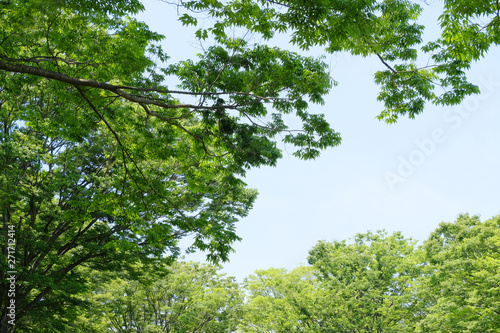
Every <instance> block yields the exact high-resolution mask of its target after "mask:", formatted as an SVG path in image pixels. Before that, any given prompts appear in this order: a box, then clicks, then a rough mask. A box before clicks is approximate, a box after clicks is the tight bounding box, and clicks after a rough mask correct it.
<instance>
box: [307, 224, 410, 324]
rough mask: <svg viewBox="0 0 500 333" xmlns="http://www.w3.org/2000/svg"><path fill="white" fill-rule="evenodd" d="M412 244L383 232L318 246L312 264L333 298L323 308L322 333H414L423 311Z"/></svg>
mask: <svg viewBox="0 0 500 333" xmlns="http://www.w3.org/2000/svg"><path fill="white" fill-rule="evenodd" d="M414 244H415V242H413V241H411V240H408V239H404V238H403V236H402V235H401V234H400V233H394V234H392V235H390V236H387V235H386V233H384V232H378V233H376V234H373V233H371V232H368V233H366V234H358V235H356V237H355V238H354V240H353V243H352V244H348V243H346V242H345V241H341V242H333V243H326V242H320V243H318V244H317V245H316V246H315V247H314V248H313V249H312V250H311V251H310V254H309V262H310V263H311V264H313V266H314V267H315V268H316V269H317V270H318V272H319V273H318V277H319V279H320V280H321V286H322V287H323V288H325V289H326V291H327V293H328V294H329V296H330V297H328V298H325V299H324V302H323V304H322V308H323V311H322V314H321V324H322V325H321V326H322V331H324V332H326V331H328V332H401V331H411V326H412V325H413V323H412V321H414V320H415V319H416V314H417V313H418V312H417V309H418V307H419V306H420V302H419V300H418V298H417V297H416V294H415V292H414V290H413V288H412V284H413V281H414V279H415V278H417V277H418V276H419V274H420V269H419V265H418V264H419V262H418V260H417V257H416V251H415V248H414Z"/></svg>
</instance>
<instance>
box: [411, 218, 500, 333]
mask: <svg viewBox="0 0 500 333" xmlns="http://www.w3.org/2000/svg"><path fill="white" fill-rule="evenodd" d="M424 249H425V260H426V261H427V262H428V265H429V266H428V273H427V274H426V275H424V276H423V277H422V279H421V281H420V287H419V289H420V292H421V295H422V296H421V297H422V298H423V299H425V300H426V302H427V303H428V305H427V306H426V311H427V315H426V316H425V318H424V319H423V320H422V322H421V323H420V325H419V332H496V331H498V327H500V273H499V271H498V268H499V267H500V216H497V217H494V218H492V219H490V220H487V221H485V222H481V221H480V220H479V217H478V216H469V215H468V214H465V215H460V216H459V217H458V219H457V221H456V222H455V223H441V224H440V225H439V227H438V228H437V229H436V230H435V231H434V232H433V233H432V234H431V236H430V237H429V239H428V240H427V241H426V242H425V244H424Z"/></svg>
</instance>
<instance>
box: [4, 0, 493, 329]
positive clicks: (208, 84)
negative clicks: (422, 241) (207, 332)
mask: <svg viewBox="0 0 500 333" xmlns="http://www.w3.org/2000/svg"><path fill="white" fill-rule="evenodd" d="M175 4H176V5H177V6H178V7H182V8H184V9H185V12H184V13H183V14H182V16H180V20H181V21H182V22H183V23H184V24H185V25H196V24H197V19H198V15H200V14H199V13H200V12H201V13H203V14H202V15H205V14H208V15H209V16H210V17H211V18H212V19H213V22H214V24H213V25H212V26H210V27H205V28H200V29H199V30H198V31H197V33H196V37H197V38H199V39H202V40H213V45H211V46H210V47H208V48H206V49H205V50H204V51H203V52H201V53H200V54H199V55H198V58H197V59H185V60H183V61H181V62H179V63H170V62H169V58H168V54H169V53H168V50H167V51H165V50H163V49H162V48H161V47H160V46H159V45H160V44H159V42H160V41H161V40H162V38H163V36H161V35H160V34H158V33H155V32H153V31H151V30H150V29H149V27H148V26H147V24H146V23H143V22H139V21H137V20H136V19H133V18H132V17H133V14H135V13H137V12H139V11H141V10H142V9H143V6H142V4H141V3H140V1H137V0H119V1H109V0H98V1H82V0H48V1H41V0H27V1H25V0H23V1H21V0H9V1H2V2H1V3H0V27H1V30H0V31H1V33H0V73H1V75H0V121H1V123H2V128H1V129H0V145H1V150H0V199H1V201H0V212H1V218H2V230H3V233H2V235H1V236H0V239H2V244H8V245H7V246H3V247H2V259H1V263H0V265H1V267H2V271H1V272H0V279H1V283H2V289H1V291H0V295H1V308H2V314H1V326H2V329H3V330H6V329H7V328H6V327H8V326H7V325H6V321H7V312H8V311H7V306H8V304H9V302H10V301H11V300H10V298H9V297H10V296H7V295H8V286H10V283H9V280H8V277H9V276H8V274H7V273H6V272H7V271H8V268H10V269H11V270H12V269H15V271H16V274H17V275H16V283H15V287H16V289H15V290H16V292H15V298H14V300H15V302H16V320H17V322H18V324H19V326H18V327H19V329H25V330H29V329H32V328H33V327H37V325H39V324H40V323H42V322H44V321H45V319H46V318H51V320H53V322H54V325H55V326H53V327H54V329H55V330H60V329H61V327H65V326H64V325H66V321H67V320H65V319H64V316H63V314H64V313H68V311H69V309H71V308H72V307H73V308H74V306H75V305H78V304H81V299H80V298H78V297H77V296H76V295H77V294H79V293H82V292H85V291H86V289H88V283H87V281H86V279H85V277H84V274H83V273H82V272H84V269H90V270H99V271H106V270H108V271H128V272H129V274H131V275H134V274H136V273H137V267H139V266H138V264H139V263H142V264H143V265H149V266H150V269H151V267H157V268H158V269H159V270H164V269H165V267H164V265H162V264H161V262H162V261H167V262H168V261H172V260H174V259H175V258H176V257H178V256H179V254H180V252H181V249H180V247H179V241H180V240H181V239H182V238H185V237H187V236H191V237H192V239H193V241H192V244H191V246H190V247H189V248H188V251H195V250H203V251H207V253H208V259H209V260H210V261H212V262H219V261H224V260H227V258H228V254H229V253H230V251H231V250H232V244H233V242H235V241H237V240H238V239H239V237H238V235H237V234H236V232H235V223H236V222H237V220H238V219H239V218H241V217H244V216H246V215H247V214H248V212H249V210H250V209H251V207H252V204H253V202H254V200H255V197H256V191H254V190H250V189H247V188H246V184H245V183H244V182H243V180H242V178H243V176H244V175H245V173H246V171H247V170H248V169H250V168H253V167H259V166H265V165H270V166H274V165H276V163H277V161H278V159H279V158H280V157H281V151H280V150H279V149H278V147H277V140H278V138H281V139H282V140H283V141H284V142H285V143H288V144H291V145H293V146H294V147H295V149H296V150H295V151H294V155H295V156H297V157H299V158H303V159H314V158H315V157H317V156H318V155H319V153H320V151H321V150H323V149H326V148H328V147H333V146H336V145H338V144H340V141H341V137H340V134H339V133H338V132H336V131H335V130H334V129H333V128H332V127H331V126H330V124H329V123H328V122H327V121H326V120H325V117H324V115H322V114H311V113H310V112H309V111H308V110H309V106H310V105H311V104H322V103H323V102H324V100H323V97H324V96H325V95H326V94H327V93H328V92H329V91H330V89H331V88H332V87H333V86H334V85H335V81H334V80H333V79H332V78H331V77H330V74H329V72H328V66H327V65H326V64H325V63H324V62H323V61H322V60H321V59H317V58H311V57H305V56H302V55H300V54H298V53H294V52H291V51H289V50H286V49H280V48H277V47H270V46H268V45H265V43H264V44H251V43H249V42H248V41H246V40H245V39H243V38H237V37H230V36H231V35H230V34H229V31H230V30H232V29H240V28H243V29H247V30H249V31H251V32H252V33H254V34H260V35H261V36H262V37H263V38H264V40H266V39H270V38H272V37H273V36H274V35H275V34H277V33H286V34H288V36H290V41H291V42H292V43H295V44H297V45H299V46H300V47H301V48H303V49H307V48H310V47H312V46H315V45H319V46H323V47H324V48H325V52H337V51H346V52H349V53H351V54H354V55H361V56H370V55H373V56H376V57H377V58H379V59H380V61H381V64H382V66H383V70H381V71H379V72H377V73H376V74H375V77H374V79H375V82H376V83H377V84H379V85H380V87H381V88H380V94H379V100H380V101H383V102H384V105H385V110H384V111H382V113H381V114H380V116H379V119H383V120H385V121H387V122H390V123H391V122H395V121H396V120H397V119H398V117H400V116H405V115H407V116H409V117H411V118H413V117H415V116H416V115H417V114H419V113H421V112H422V111H423V110H424V106H425V104H426V103H428V102H431V103H435V104H442V105H452V104H457V103H459V102H460V101H461V100H462V99H463V98H464V97H465V96H467V95H469V94H473V93H477V92H478V88H477V87H476V86H475V85H473V84H472V83H470V82H468V81H467V77H466V71H467V69H468V68H469V67H470V65H471V63H472V62H473V61H476V60H479V59H481V57H483V56H484V54H485V53H486V52H487V50H488V49H489V47H490V46H492V45H497V44H498V42H499V29H498V24H499V19H498V17H499V15H498V12H499V9H498V6H497V4H496V2H494V1H486V2H477V1H475V2H466V1H445V4H444V13H443V15H442V16H441V19H440V23H441V28H442V34H441V37H440V38H438V39H437V40H435V41H423V40H422V33H423V30H424V27H423V26H421V25H420V24H419V23H418V17H419V14H420V12H421V10H422V7H421V6H420V5H418V4H415V3H412V2H410V1H404V0H383V1H374V0H366V1H331V0H314V1H302V0H282V1H269V0H233V1H224V2H222V1H217V0H193V1H178V2H176V3H175ZM165 8H166V10H174V9H175V8H174V7H173V6H170V7H168V6H167V5H166V7H165ZM422 54H424V55H425V58H426V59H427V58H428V57H429V56H430V57H431V59H432V63H430V64H425V65H422V64H421V60H420V59H421V56H422ZM168 77H176V78H177V79H178V80H179V81H180V87H179V88H176V89H171V88H169V87H168V86H167V85H166V83H165V82H166V79H167V78H168ZM438 87H442V88H443V90H442V92H440V93H439V92H438V90H439V89H441V88H438ZM285 116H286V117H288V116H294V117H295V118H296V119H298V120H299V126H298V128H293V127H290V126H291V125H289V124H288V123H287V122H285V120H284V119H285V118H286V117H285ZM13 230H15V232H14V231H13ZM10 235H15V237H11V236H10ZM9 240H15V241H10V243H8V242H9ZM12 249H13V251H12ZM12 255H13V256H14V259H10V258H11V256H12ZM8 258H9V260H11V261H12V262H13V264H12V266H9V264H8V263H9V262H10V261H8ZM485 265H486V264H485ZM396 273H397V274H401V272H396ZM492 311H493V310H492ZM9 329H10V328H9Z"/></svg>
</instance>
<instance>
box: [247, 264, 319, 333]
mask: <svg viewBox="0 0 500 333" xmlns="http://www.w3.org/2000/svg"><path fill="white" fill-rule="evenodd" d="M244 288H245V290H246V291H247V293H248V300H247V302H246V304H245V306H244V309H245V312H244V319H243V321H242V323H241V324H240V331H241V332H315V328H316V327H317V326H318V325H321V323H320V322H319V321H318V319H319V318H317V317H316V313H317V312H318V299H319V298H320V297H321V296H320V294H321V288H320V287H319V285H318V280H317V278H316V277H315V276H314V273H313V270H312V269H311V267H306V266H300V267H298V268H296V269H294V270H293V271H291V272H287V271H286V270H284V269H276V268H270V269H267V270H258V271H256V272H255V274H254V275H251V276H249V277H248V278H247V279H246V280H245V284H244Z"/></svg>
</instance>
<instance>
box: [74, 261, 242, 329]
mask: <svg viewBox="0 0 500 333" xmlns="http://www.w3.org/2000/svg"><path fill="white" fill-rule="evenodd" d="M217 270H218V268H217V267H216V266H213V265H204V264H197V263H192V262H191V263H184V262H176V263H174V264H173V265H172V266H171V267H169V272H168V274H167V275H166V276H165V277H162V278H159V279H154V280H153V281H151V278H149V279H146V280H145V281H144V282H146V283H144V282H137V281H134V280H130V279H126V278H119V277H118V278H117V277H115V278H111V279H107V278H105V277H103V276H101V279H102V280H100V281H99V280H97V281H94V283H93V285H94V286H96V288H97V289H95V290H93V291H92V292H90V293H88V294H87V295H86V297H87V298H88V301H89V302H90V303H91V305H92V306H91V308H90V309H89V311H88V312H86V313H85V315H82V316H81V317H80V319H79V320H78V321H77V322H76V324H75V327H74V330H75V332H151V333H152V332H193V333H194V332H209V333H210V332H212V333H223V332H235V329H236V326H237V323H238V321H239V319H240V317H241V306H242V303H243V295H242V291H241V290H239V289H238V284H237V283H236V282H235V281H234V278H229V277H225V276H224V275H222V274H220V273H217ZM90 273H92V272H90ZM93 274H94V273H93ZM103 278H105V279H103ZM148 282H149V283H148ZM84 297H85V296H84Z"/></svg>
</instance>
